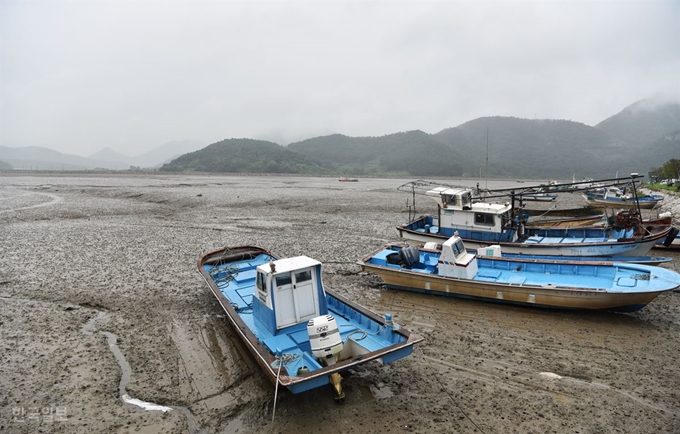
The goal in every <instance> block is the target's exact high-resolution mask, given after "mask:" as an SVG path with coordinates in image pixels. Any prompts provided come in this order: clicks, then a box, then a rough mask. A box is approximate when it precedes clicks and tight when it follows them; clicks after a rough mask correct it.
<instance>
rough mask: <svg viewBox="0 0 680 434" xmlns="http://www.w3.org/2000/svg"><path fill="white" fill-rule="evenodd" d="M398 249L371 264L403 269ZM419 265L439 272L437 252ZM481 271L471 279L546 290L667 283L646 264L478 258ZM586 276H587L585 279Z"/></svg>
mask: <svg viewBox="0 0 680 434" xmlns="http://www.w3.org/2000/svg"><path fill="white" fill-rule="evenodd" d="M397 250H398V249H395V248H391V249H384V250H381V251H380V252H378V253H376V254H375V255H373V256H372V257H371V259H370V260H369V261H367V262H368V263H370V264H374V265H380V266H384V267H388V268H395V269H401V268H402V267H401V266H400V265H398V264H391V263H389V261H388V260H387V256H388V255H390V254H392V253H394V252H395V251H397ZM419 253H420V258H419V262H418V264H416V265H415V266H414V267H412V268H411V269H410V271H412V272H416V273H422V274H431V275H435V276H436V275H438V274H437V272H438V265H439V264H438V259H439V255H438V254H436V253H429V252H423V251H420V252H419ZM477 264H478V272H477V274H476V275H475V276H474V278H473V279H472V280H475V281H483V282H493V283H502V284H510V285H518V286H537V287H543V288H546V289H570V290H580V289H583V290H597V291H607V292H620V293H633V292H647V291H657V290H660V289H661V286H664V285H663V284H665V282H658V284H657V282H655V281H654V279H652V276H651V273H650V272H649V271H648V269H646V268H645V267H644V266H640V267H638V266H635V265H633V264H625V265H624V264H619V263H609V264H606V263H601V264H596V265H593V264H578V263H572V262H562V263H555V262H554V261H550V262H548V261H521V260H502V259H500V258H499V259H491V258H477ZM584 277H587V278H586V279H584Z"/></svg>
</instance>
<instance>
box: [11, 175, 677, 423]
mask: <svg viewBox="0 0 680 434" xmlns="http://www.w3.org/2000/svg"><path fill="white" fill-rule="evenodd" d="M407 181H410V179H407V180H399V179H361V180H360V182H357V183H345V182H338V179H337V178H303V177H278V176H276V177H275V176H261V177H247V176H198V175H196V176H185V175H138V176H136V175H110V174H109V175H106V174H100V175H97V174H84V175H83V174H68V173H44V174H17V173H13V172H5V173H3V174H0V330H1V332H2V333H1V334H0V431H1V432H9V433H24V432H25V433H34V432H57V433H93V432H97V433H127V432H130V433H134V432H142V433H187V432H189V433H199V432H206V433H213V432H214V433H255V432H257V433H296V434H307V433H322V432H333V433H451V432H459V433H473V432H479V433H515V432H516V433H532V432H534V433H553V432H554V433H565V432H567V433H610V432H611V433H615V432H622V433H624V432H625V433H673V432H675V433H677V432H680V368H679V366H678V357H679V356H680V340H679V336H680V293H679V292H677V291H675V292H670V293H665V294H663V295H662V296H660V297H658V298H657V299H656V300H655V301H654V302H652V303H651V304H650V305H649V306H647V307H646V308H644V309H643V310H641V311H639V312H637V313H632V314H615V313H573V312H554V311H545V310H535V309H529V308H520V307H510V306H502V305H495V304H489V303H481V302H473V301H465V300H458V299H453V298H442V297H434V296H427V295H422V294H414V293H408V292H398V291H392V290H386V289H385V288H383V287H382V286H381V285H380V281H379V279H378V278H377V277H375V276H373V275H369V274H366V273H363V272H361V270H360V268H359V267H358V266H357V265H355V261H356V260H357V259H358V258H360V257H361V256H363V255H365V254H367V253H369V252H370V251H372V250H373V249H375V248H377V247H379V246H381V245H382V244H384V243H385V242H389V241H395V240H396V238H397V231H396V230H395V226H396V225H397V224H401V223H404V222H406V220H407V217H408V214H407V212H406V209H407V208H406V203H407V199H411V197H410V195H408V194H405V193H403V192H400V191H397V189H396V187H397V186H399V185H401V184H403V183H405V182H407ZM490 184H492V185H489V187H494V186H495V184H493V183H490ZM500 184H501V183H498V185H500ZM417 200H418V206H419V211H421V212H430V211H433V210H434V205H433V204H434V203H433V202H432V203H429V202H428V199H427V198H423V197H420V198H418V199H417ZM573 200H575V201H577V202H578V203H579V204H582V203H581V202H580V200H581V199H579V198H578V197H576V198H575V199H573ZM676 223H677V221H676ZM239 244H257V245H260V246H263V247H267V248H270V249H272V250H273V251H274V252H275V253H276V254H278V255H280V256H293V255H301V254H304V255H308V256H310V257H312V258H315V259H318V260H320V261H322V262H323V263H324V264H325V265H324V266H325V268H324V270H325V271H324V280H325V284H326V285H327V286H329V287H331V288H333V289H334V290H335V291H337V292H339V293H340V294H342V295H345V296H347V297H349V298H351V299H353V300H355V301H357V302H359V303H361V304H363V305H366V306H368V307H370V308H371V309H373V310H375V311H377V312H380V313H386V312H389V313H392V314H393V315H394V317H395V319H396V322H398V323H399V324H401V325H402V326H404V327H406V328H408V329H410V330H412V331H415V332H417V333H419V334H421V335H423V336H424V337H425V341H424V342H422V343H421V344H419V345H418V346H417V347H416V349H415V352H414V354H413V355H412V356H410V357H408V358H405V359H402V360H398V361H396V362H394V363H393V364H390V365H386V366H383V365H380V364H379V363H378V362H375V363H374V364H368V365H365V366H363V367H361V368H360V369H359V370H356V371H351V372H348V373H347V374H346V375H345V377H346V378H345V379H344V381H343V385H344V389H345V392H346V400H345V403H344V404H342V405H339V404H336V403H335V402H334V400H333V393H332V390H331V389H330V387H329V388H327V389H323V388H322V389H317V390H314V391H311V392H309V393H305V394H301V395H292V394H290V393H289V392H287V391H285V390H279V391H278V399H277V400H276V402H275V400H274V394H275V390H274V386H273V385H272V384H271V383H270V382H268V380H267V379H266V378H265V377H264V376H263V374H262V373H261V372H260V371H259V369H258V367H257V365H256V364H255V363H254V360H253V358H252V357H251V356H250V354H249V353H247V352H246V351H245V349H244V347H243V346H242V345H241V343H240V342H239V341H238V340H237V337H236V335H235V332H234V330H232V328H231V327H230V326H229V325H228V323H227V320H226V319H225V317H224V314H223V311H222V310H221V308H220V306H219V304H218V303H217V301H216V300H215V299H214V297H213V295H212V293H211V292H210V291H209V290H208V288H207V286H206V285H205V283H204V282H203V281H202V279H201V278H200V276H199V274H198V272H197V271H196V262H197V260H198V257H199V256H200V255H201V254H202V253H204V252H206V251H208V250H213V249H217V248H220V247H223V246H226V245H239ZM652 253H654V254H657V255H662V256H671V255H672V256H674V257H675V259H674V261H673V262H672V263H671V265H670V266H669V267H671V268H675V269H676V270H679V269H680V255H679V254H677V253H673V254H669V253H668V252H665V251H652ZM557 376H560V377H561V378H559V377H557ZM121 396H124V397H125V399H127V400H128V403H126V402H124V400H123V399H121ZM130 400H139V401H130ZM144 403H146V404H144ZM152 404H153V405H157V406H162V407H158V408H161V410H153V409H144V408H143V406H144V405H147V406H148V405H152ZM162 410H169V411H162ZM274 410H275V411H274ZM272 419H273V421H272Z"/></svg>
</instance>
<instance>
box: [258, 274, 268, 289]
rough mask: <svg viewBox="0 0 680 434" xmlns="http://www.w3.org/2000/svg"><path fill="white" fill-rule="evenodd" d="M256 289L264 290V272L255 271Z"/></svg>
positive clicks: (265, 280) (265, 284) (265, 278)
mask: <svg viewBox="0 0 680 434" xmlns="http://www.w3.org/2000/svg"><path fill="white" fill-rule="evenodd" d="M256 282H257V289H259V290H260V291H264V290H265V288H266V287H267V276H266V275H265V274H264V273H260V272H259V271H258V272H257V280H256Z"/></svg>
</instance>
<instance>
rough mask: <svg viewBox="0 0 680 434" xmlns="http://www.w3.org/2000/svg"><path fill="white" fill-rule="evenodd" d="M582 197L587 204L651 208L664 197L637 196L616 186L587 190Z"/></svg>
mask: <svg viewBox="0 0 680 434" xmlns="http://www.w3.org/2000/svg"><path fill="white" fill-rule="evenodd" d="M583 197H584V198H585V200H586V202H588V203H589V204H598V205H602V206H605V207H607V208H642V209H652V208H654V207H655V206H657V205H658V204H659V202H661V201H662V200H663V198H664V197H663V195H661V194H647V195H641V196H638V195H636V194H635V193H633V194H630V193H627V192H626V190H625V189H621V188H619V187H616V186H609V187H601V188H596V189H592V190H587V191H585V192H584V193H583Z"/></svg>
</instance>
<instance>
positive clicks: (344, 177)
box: [338, 176, 359, 182]
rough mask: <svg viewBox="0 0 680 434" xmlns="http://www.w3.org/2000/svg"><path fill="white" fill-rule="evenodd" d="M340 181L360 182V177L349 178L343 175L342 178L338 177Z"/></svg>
mask: <svg viewBox="0 0 680 434" xmlns="http://www.w3.org/2000/svg"><path fill="white" fill-rule="evenodd" d="M338 181H340V182H359V179H357V178H347V177H346V176H343V177H342V178H340V179H338Z"/></svg>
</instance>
